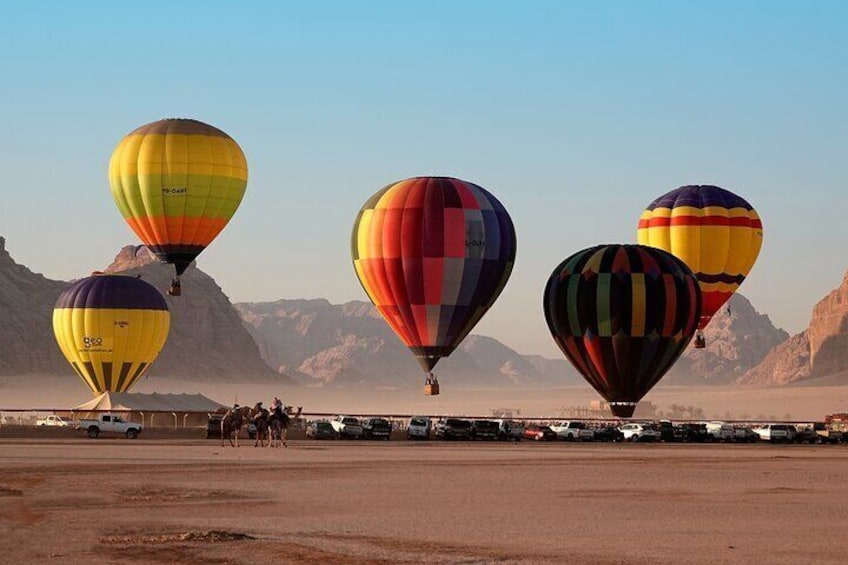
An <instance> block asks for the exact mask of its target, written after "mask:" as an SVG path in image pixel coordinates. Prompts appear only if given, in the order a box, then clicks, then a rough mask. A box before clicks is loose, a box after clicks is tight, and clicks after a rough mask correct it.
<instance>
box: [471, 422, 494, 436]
mask: <svg viewBox="0 0 848 565" xmlns="http://www.w3.org/2000/svg"><path fill="white" fill-rule="evenodd" d="M499 428H500V426H499V425H498V423H497V422H495V421H494V420H474V421H473V422H471V439H492V440H494V439H498V431H499Z"/></svg>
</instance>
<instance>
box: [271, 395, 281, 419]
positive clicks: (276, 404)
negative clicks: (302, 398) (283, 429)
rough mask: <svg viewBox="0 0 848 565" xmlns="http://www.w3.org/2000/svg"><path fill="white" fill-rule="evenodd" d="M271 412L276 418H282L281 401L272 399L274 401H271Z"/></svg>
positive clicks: (275, 398)
mask: <svg viewBox="0 0 848 565" xmlns="http://www.w3.org/2000/svg"><path fill="white" fill-rule="evenodd" d="M271 412H273V413H274V415H275V416H277V417H278V418H282V416H283V401H282V400H280V399H279V398H277V397H276V396H275V397H274V400H273V401H271Z"/></svg>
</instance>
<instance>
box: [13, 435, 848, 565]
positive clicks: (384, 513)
mask: <svg viewBox="0 0 848 565" xmlns="http://www.w3.org/2000/svg"><path fill="white" fill-rule="evenodd" d="M0 469H2V471H0V556H1V557H0V562H4V563H197V564H214V563H253V562H261V561H266V560H271V559H273V560H275V561H276V562H281V563H354V564H370V563H386V564H389V563H451V564H455V563H456V564H474V563H542V564H548V563H550V564H553V563H588V564H637V563H638V564H686V563H697V564H711V565H712V564H715V563H757V564H763V563H768V564H781V563H834V564H835V563H844V562H845V548H844V530H845V524H846V520H848V445H837V446H792V445H790V446H770V445H750V446H743V445H686V444H657V445H641V444H637V445H632V444H624V445H622V444H597V443H591V444H570V443H559V442H557V443H546V444H537V443H533V442H521V443H520V444H511V443H509V444H504V443H497V442H494V443H451V442H435V441H433V442H406V441H397V442H395V441H393V442H386V443H383V442H315V441H311V442H307V441H294V442H291V443H290V445H289V447H288V448H286V449H282V448H277V449H267V448H266V449H257V448H253V447H252V446H244V445H243V446H242V447H240V448H238V449H236V448H230V447H227V448H223V449H222V448H221V447H220V443H218V442H217V441H214V440H208V441H204V440H156V439H139V440H136V441H129V440H122V439H113V440H107V439H98V440H87V439H77V438H67V439H0Z"/></svg>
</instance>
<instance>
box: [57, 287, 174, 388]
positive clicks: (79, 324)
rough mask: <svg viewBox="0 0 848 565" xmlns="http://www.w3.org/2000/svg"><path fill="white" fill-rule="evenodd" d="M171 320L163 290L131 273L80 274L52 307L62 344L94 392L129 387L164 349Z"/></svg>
mask: <svg viewBox="0 0 848 565" xmlns="http://www.w3.org/2000/svg"><path fill="white" fill-rule="evenodd" d="M170 323H171V314H170V312H169V311H168V305H167V304H166V303H165V298H164V297H163V296H162V294H161V293H160V292H159V291H158V290H156V289H155V288H154V287H153V286H152V285H150V284H149V283H146V282H144V281H143V280H141V279H138V278H136V277H131V276H126V275H94V276H90V277H87V278H84V279H82V280H79V281H77V282H75V283H74V284H72V285H71V287H70V288H68V289H67V290H66V291H65V292H63V293H62V294H61V295H60V296H59V299H58V300H57V301H56V306H55V308H54V309H53V333H54V335H55V336H56V341H57V342H58V344H59V348H60V349H61V350H62V353H63V354H64V355H65V358H66V359H67V360H68V362H69V363H70V364H71V366H72V367H73V368H74V371H76V373H77V375H79V377H80V378H81V379H82V380H83V382H84V383H85V384H86V385H88V388H90V389H91V391H92V392H93V393H95V394H100V393H103V392H106V391H110V392H126V391H127V390H129V388H130V387H132V386H133V384H134V383H136V382H137V381H138V380H139V379H140V378H141V377H142V376H143V375H144V374H145V372H146V371H147V370H148V369H149V368H150V364H151V363H153V361H154V360H155V359H156V357H157V356H158V355H159V352H160V351H161V350H162V347H163V346H164V345H165V339H166V338H167V337H168V329H169V327H170Z"/></svg>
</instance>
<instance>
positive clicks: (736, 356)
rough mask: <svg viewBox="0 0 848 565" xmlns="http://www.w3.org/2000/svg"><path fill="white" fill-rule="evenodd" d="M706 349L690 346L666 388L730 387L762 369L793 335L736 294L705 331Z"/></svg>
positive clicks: (671, 375) (672, 372)
mask: <svg viewBox="0 0 848 565" xmlns="http://www.w3.org/2000/svg"><path fill="white" fill-rule="evenodd" d="M704 337H705V339H706V341H707V347H706V348H705V349H695V348H694V347H693V346H692V345H690V346H689V347H688V348H687V349H686V352H685V353H684V354H683V356H682V357H681V358H680V359H679V360H678V361H677V363H675V365H674V366H673V367H672V369H671V370H670V371H669V373H668V375H667V376H666V377H665V379H663V383H666V384H675V383H676V384H727V383H732V382H735V381H736V380H737V379H738V378H740V377H741V376H742V375H744V374H745V372H746V371H748V370H749V369H751V368H752V367H755V366H756V365H758V364H759V363H760V362H761V361H762V360H763V359H765V357H766V356H767V355H768V354H769V352H771V351H772V350H773V349H774V348H775V347H777V346H778V345H780V344H781V343H783V342H784V341H786V339H787V338H788V337H789V334H788V333H786V332H785V331H784V330H782V329H779V328H775V327H774V325H773V324H772V323H771V320H770V319H769V317H768V316H766V315H765V314H760V313H759V312H757V311H756V310H755V309H754V307H753V306H752V305H751V303H750V302H749V301H748V299H747V298H745V297H744V296H742V295H740V294H734V295H733V296H732V297H731V298H730V300H729V301H728V304H727V307H725V308H722V309H721V310H719V312H717V313H716V315H715V316H713V319H712V320H711V321H710V323H709V325H708V326H707V327H706V329H705V330H704Z"/></svg>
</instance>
